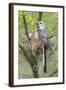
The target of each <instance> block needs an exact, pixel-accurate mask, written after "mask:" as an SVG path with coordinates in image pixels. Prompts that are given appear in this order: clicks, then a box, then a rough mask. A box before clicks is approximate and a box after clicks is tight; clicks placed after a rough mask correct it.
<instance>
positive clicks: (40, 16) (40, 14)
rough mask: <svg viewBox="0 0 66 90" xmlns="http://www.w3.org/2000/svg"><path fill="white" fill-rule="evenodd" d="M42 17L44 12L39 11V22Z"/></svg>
mask: <svg viewBox="0 0 66 90" xmlns="http://www.w3.org/2000/svg"><path fill="white" fill-rule="evenodd" d="M41 18H42V12H39V18H38V22H39V21H41Z"/></svg>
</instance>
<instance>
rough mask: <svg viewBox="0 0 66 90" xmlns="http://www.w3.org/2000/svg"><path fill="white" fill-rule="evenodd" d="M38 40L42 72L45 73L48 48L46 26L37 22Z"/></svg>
mask: <svg viewBox="0 0 66 90" xmlns="http://www.w3.org/2000/svg"><path fill="white" fill-rule="evenodd" d="M38 38H39V40H40V41H41V42H42V50H43V67H44V69H43V70H44V72H45V73H46V72H47V65H46V50H47V49H48V48H49V47H50V43H49V39H48V32H47V30H46V26H45V24H44V22H42V21H40V22H38Z"/></svg>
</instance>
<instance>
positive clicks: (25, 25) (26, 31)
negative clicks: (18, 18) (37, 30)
mask: <svg viewBox="0 0 66 90" xmlns="http://www.w3.org/2000/svg"><path fill="white" fill-rule="evenodd" d="M22 16H23V20H24V27H25V33H26V36H27V38H28V40H29V41H30V38H29V33H28V28H27V23H26V18H25V15H22Z"/></svg>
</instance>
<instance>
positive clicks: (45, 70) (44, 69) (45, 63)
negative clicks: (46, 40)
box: [43, 46, 47, 73]
mask: <svg viewBox="0 0 66 90" xmlns="http://www.w3.org/2000/svg"><path fill="white" fill-rule="evenodd" d="M43 49H44V53H43V54H44V66H43V71H44V72H45V73H46V72H47V61H46V47H45V46H44V48H43Z"/></svg>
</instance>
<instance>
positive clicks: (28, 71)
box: [18, 11, 58, 79]
mask: <svg viewBox="0 0 66 90" xmlns="http://www.w3.org/2000/svg"><path fill="white" fill-rule="evenodd" d="M40 13H42V15H41V21H43V22H44V23H45V25H46V29H47V31H48V34H49V40H50V42H51V46H52V50H47V73H44V72H43V65H42V53H41V50H39V55H38V58H37V59H38V77H39V78H44V77H57V76H58V13H57V12H31V11H19V12H18V27H19V29H18V30H19V31H18V42H19V44H21V46H22V47H23V48H24V49H23V48H22V49H23V50H22V49H21V48H20V47H19V50H18V51H19V59H18V78H19V79H24V78H34V75H33V71H32V68H31V64H32V63H33V61H32V57H31V55H29V54H30V52H29V48H28V47H27V45H28V44H27V43H28V39H27V37H26V33H25V29H26V26H27V30H28V33H33V32H37V25H36V23H37V22H38V19H39V17H40V15H39V14H40ZM23 16H24V17H25V22H26V23H24V17H23ZM25 24H26V26H25ZM24 52H26V53H27V54H24ZM27 59H29V61H28V60H27Z"/></svg>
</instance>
